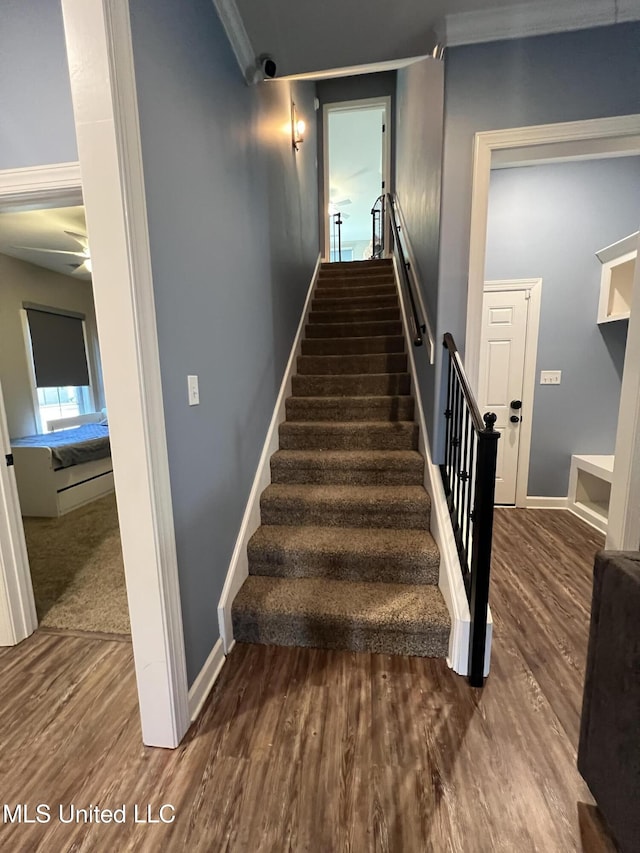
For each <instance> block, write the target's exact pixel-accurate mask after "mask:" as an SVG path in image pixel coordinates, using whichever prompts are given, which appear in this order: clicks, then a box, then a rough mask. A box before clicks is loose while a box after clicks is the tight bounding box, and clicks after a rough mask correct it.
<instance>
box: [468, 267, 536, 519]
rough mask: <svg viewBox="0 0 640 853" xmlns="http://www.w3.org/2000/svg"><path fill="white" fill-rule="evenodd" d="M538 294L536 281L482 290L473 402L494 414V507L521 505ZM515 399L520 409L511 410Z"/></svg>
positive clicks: (530, 418)
mask: <svg viewBox="0 0 640 853" xmlns="http://www.w3.org/2000/svg"><path fill="white" fill-rule="evenodd" d="M541 291H542V280H541V279H539V278H537V279H516V280H513V281H490V282H486V284H485V288H484V296H483V306H482V336H481V350H480V375H479V385H478V389H479V393H478V400H479V405H480V410H481V411H482V412H485V411H493V412H495V414H496V415H497V416H498V421H497V423H496V429H498V430H499V431H500V432H501V438H500V441H499V442H498V460H497V476H496V497H495V501H496V503H499V504H515V505H516V506H526V505H527V484H528V479H529V454H530V448H531V435H532V423H533V401H534V393H535V370H536V358H537V349H538V328H539V320H540V304H541ZM516 400H519V401H521V404H522V405H521V408H520V409H517V408H512V407H511V402H512V401H516ZM511 417H517V418H519V420H518V421H516V422H512V421H511V420H510V418H511Z"/></svg>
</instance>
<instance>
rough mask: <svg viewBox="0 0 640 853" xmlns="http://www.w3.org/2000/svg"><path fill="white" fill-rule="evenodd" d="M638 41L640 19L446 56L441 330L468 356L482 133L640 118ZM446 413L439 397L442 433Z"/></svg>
mask: <svg viewBox="0 0 640 853" xmlns="http://www.w3.org/2000/svg"><path fill="white" fill-rule="evenodd" d="M639 45H640V24H636V23H634V24H621V25H618V26H615V27H600V28H598V29H594V30H584V31H582V32H574V33H563V34H558V35H552V36H540V37H537V38H529V39H522V40H519V41H504V42H494V43H491V44H478V45H470V46H466V47H456V48H452V49H450V50H447V52H446V55H445V147H444V161H443V186H442V214H441V233H440V276H439V285H438V331H439V335H441V334H442V333H443V332H445V331H449V332H452V333H453V334H454V336H455V337H456V339H457V341H458V343H459V345H460V348H461V349H462V350H464V334H465V323H466V306H467V275H468V271H469V222H470V216H471V171H472V162H473V137H474V134H475V133H476V132H478V131H483V130H493V129H497V128H507V127H521V126H526V125H535V124H548V123H551V122H563V121H575V120H581V119H590V118H601V117H604V116H615V115H627V114H630V113H640V49H639V47H638V46H639ZM427 404H428V408H431V406H432V405H434V401H427ZM443 408H444V407H443V404H442V400H441V399H440V392H439V391H437V392H436V400H435V405H434V415H435V419H436V423H437V431H438V433H439V432H440V427H441V414H440V411H441V410H442V409H443ZM440 455H441V440H440V439H439V437H438V436H436V460H437V461H438V460H439V458H440Z"/></svg>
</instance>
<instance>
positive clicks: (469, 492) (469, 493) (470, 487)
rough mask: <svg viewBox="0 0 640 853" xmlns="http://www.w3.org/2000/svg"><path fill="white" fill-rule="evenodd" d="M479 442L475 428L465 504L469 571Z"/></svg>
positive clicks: (470, 448)
mask: <svg viewBox="0 0 640 853" xmlns="http://www.w3.org/2000/svg"><path fill="white" fill-rule="evenodd" d="M477 443H478V439H477V437H476V432H475V430H473V429H472V431H471V443H470V445H469V468H468V471H469V482H468V488H467V504H466V506H465V509H464V511H465V514H466V516H467V532H466V535H465V540H464V550H465V555H466V563H467V566H466V568H467V571H471V551H470V550H469V540H470V538H471V530H472V529H473V508H472V504H471V500H472V496H473V489H474V487H475V476H474V473H473V472H474V470H475V469H474V461H475V460H474V455H475V447H476V444H477Z"/></svg>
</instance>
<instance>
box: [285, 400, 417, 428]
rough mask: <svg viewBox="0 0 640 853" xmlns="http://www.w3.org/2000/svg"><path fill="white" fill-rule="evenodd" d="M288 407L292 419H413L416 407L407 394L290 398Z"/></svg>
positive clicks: (289, 418) (286, 403) (286, 404)
mask: <svg viewBox="0 0 640 853" xmlns="http://www.w3.org/2000/svg"><path fill="white" fill-rule="evenodd" d="M285 408H286V412H287V420H288V421H342V422H344V421H412V420H413V416H414V409H415V406H414V401H413V397H410V396H408V395H407V396H402V397H400V396H399V397H391V398H386V397H384V398H382V399H371V398H367V397H354V398H351V399H350V398H348V397H340V398H334V399H331V398H324V399H320V400H318V399H313V398H309V397H289V398H288V399H287V400H286V401H285Z"/></svg>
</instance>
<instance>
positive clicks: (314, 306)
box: [311, 293, 399, 311]
mask: <svg viewBox="0 0 640 853" xmlns="http://www.w3.org/2000/svg"><path fill="white" fill-rule="evenodd" d="M398 305H399V302H398V295H397V294H396V293H390V294H388V295H386V294H385V295H383V296H379V295H377V294H376V295H366V296H351V295H349V296H342V297H340V298H334V299H318V298H317V297H316V298H315V299H312V300H311V310H312V311H353V310H358V309H360V308H397V307H398Z"/></svg>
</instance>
